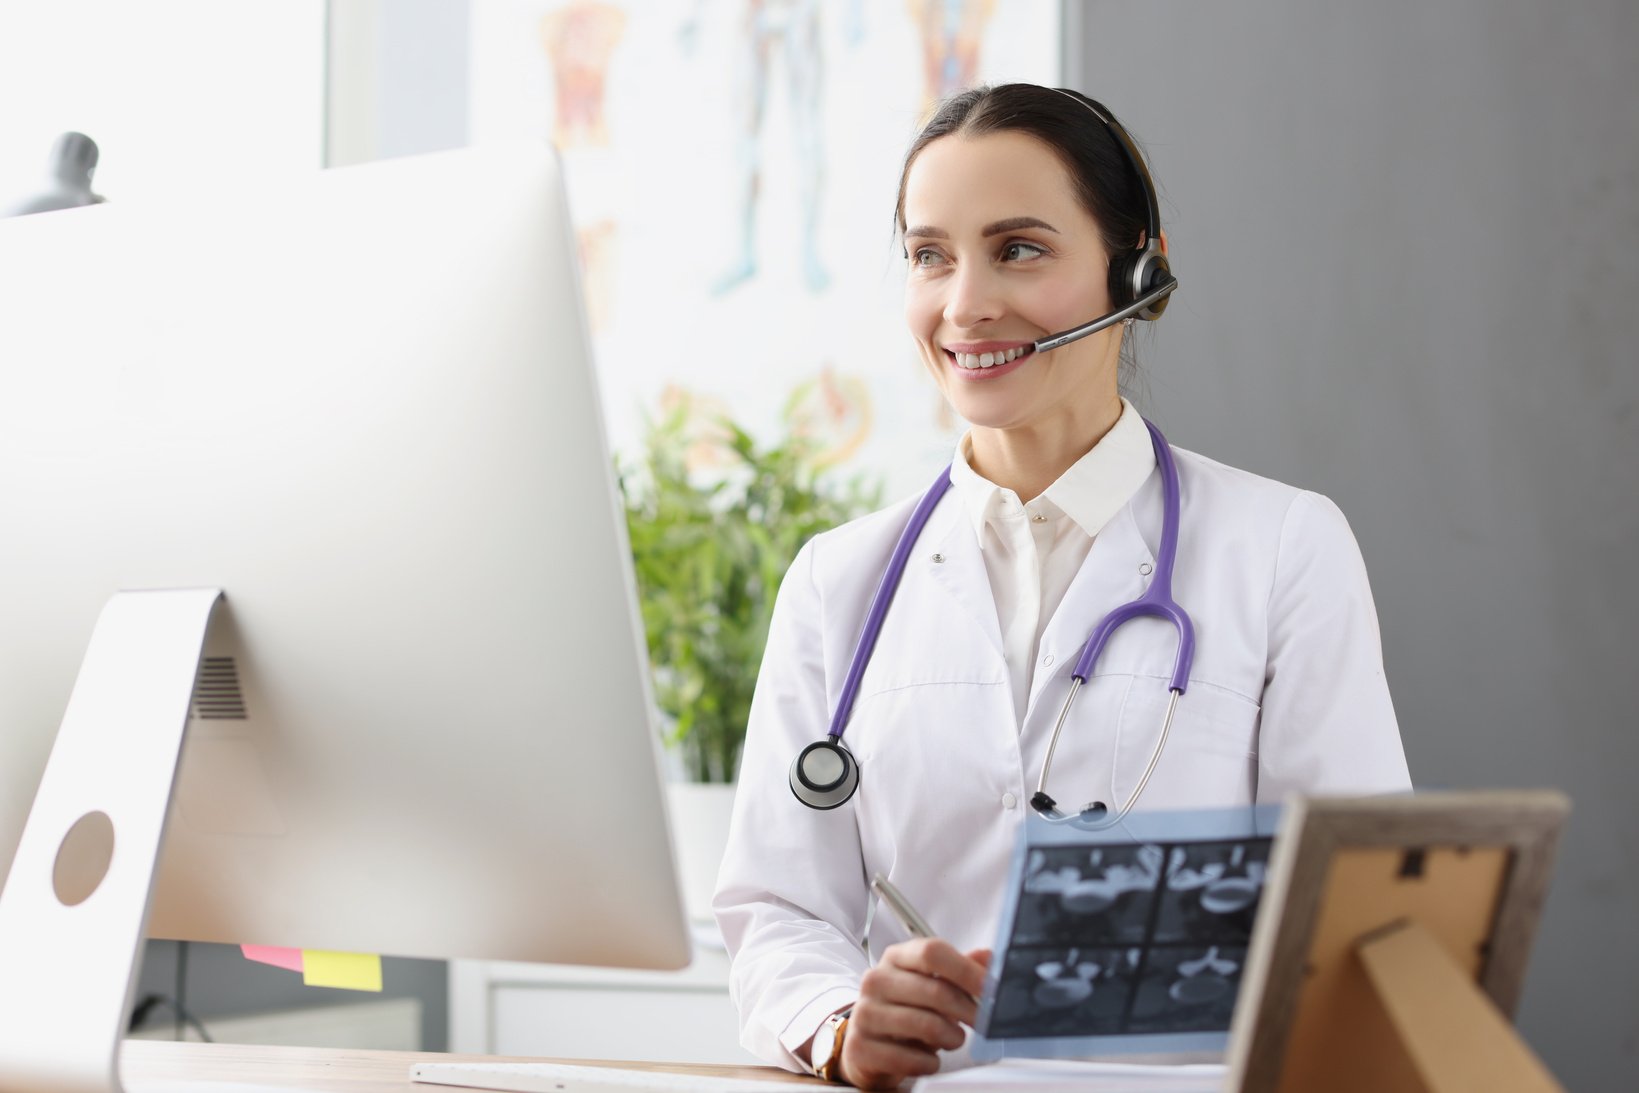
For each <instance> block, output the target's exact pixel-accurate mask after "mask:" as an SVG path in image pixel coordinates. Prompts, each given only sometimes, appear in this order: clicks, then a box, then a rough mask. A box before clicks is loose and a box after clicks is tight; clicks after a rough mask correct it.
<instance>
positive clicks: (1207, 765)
mask: <svg viewBox="0 0 1639 1093" xmlns="http://www.w3.org/2000/svg"><path fill="white" fill-rule="evenodd" d="M1171 698H1172V692H1171V691H1170V690H1168V689H1167V680H1166V679H1164V678H1162V677H1159V676H1136V677H1134V678H1133V681H1132V686H1131V687H1130V688H1129V689H1128V691H1127V700H1126V703H1125V704H1124V705H1123V707H1122V710H1121V719H1120V722H1119V725H1118V727H1117V730H1116V747H1115V756H1116V764H1115V785H1114V788H1115V796H1116V800H1117V801H1122V802H1124V801H1126V800H1127V798H1128V797H1129V796H1130V795H1131V794H1132V792H1133V789H1134V788H1135V787H1136V786H1137V785H1138V783H1139V781H1140V779H1142V778H1143V777H1144V771H1145V769H1146V768H1147V767H1148V766H1149V763H1150V759H1151V756H1153V755H1154V753H1155V746H1156V744H1157V743H1158V742H1159V741H1160V738H1161V727H1162V725H1163V723H1164V722H1165V721H1166V716H1167V704H1168V702H1170V701H1171ZM1259 712H1260V708H1259V706H1258V704H1257V703H1256V702H1253V701H1252V700H1250V699H1248V698H1246V697H1244V696H1242V695H1239V694H1236V693H1235V692H1233V691H1228V690H1225V689H1223V688H1219V687H1213V686H1211V685H1210V684H1204V683H1200V682H1195V681H1192V682H1191V684H1190V687H1189V689H1188V690H1187V691H1186V692H1185V693H1184V694H1183V695H1182V696H1181V697H1180V698H1179V699H1178V708H1177V710H1176V712H1175V713H1174V714H1173V719H1172V729H1171V731H1170V732H1169V733H1168V735H1167V742H1166V747H1165V749H1164V750H1163V751H1162V753H1161V758H1160V760H1159V761H1158V762H1157V763H1156V767H1155V773H1154V774H1153V775H1151V777H1150V781H1149V784H1148V785H1147V786H1145V788H1144V793H1143V795H1142V796H1141V797H1140V798H1139V799H1138V802H1137V804H1136V805H1135V807H1139V808H1210V807H1216V806H1222V805H1240V804H1249V803H1251V801H1252V800H1253V797H1254V795H1255V792H1256V789H1257V769H1258V715H1259Z"/></svg>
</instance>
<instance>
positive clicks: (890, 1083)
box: [842, 939, 990, 1089]
mask: <svg viewBox="0 0 1639 1093" xmlns="http://www.w3.org/2000/svg"><path fill="white" fill-rule="evenodd" d="M989 959H990V952H989V950H986V949H979V950H975V951H974V952H973V953H968V954H964V953H960V952H957V951H956V950H955V949H954V948H952V947H951V946H950V945H949V944H948V943H947V942H944V941H939V940H935V939H924V940H917V941H907V942H904V943H902V944H899V945H893V946H890V947H889V948H888V949H887V951H886V952H884V953H883V954H882V960H881V962H880V963H879V964H877V966H876V967H874V968H872V969H871V970H870V971H868V972H866V973H865V976H864V977H863V978H862V979H861V981H860V988H859V1001H858V1002H856V1003H855V1004H854V1010H853V1015H852V1016H851V1017H850V1018H849V1024H848V1036H847V1039H845V1040H844V1041H843V1046H842V1072H843V1077H845V1078H846V1079H847V1080H848V1081H850V1082H852V1083H854V1084H855V1085H857V1086H859V1087H860V1088H861V1089H892V1088H894V1087H896V1086H897V1085H898V1084H899V1083H900V1082H901V1081H902V1080H904V1079H905V1078H908V1077H913V1076H917V1075H922V1074H932V1073H934V1072H936V1071H937V1070H938V1069H939V1055H938V1052H939V1051H941V1050H945V1051H953V1050H955V1049H956V1048H959V1047H961V1046H962V1043H963V1041H964V1040H966V1038H967V1035H966V1033H965V1032H964V1031H963V1029H962V1025H963V1024H968V1025H971V1024H972V1023H973V1022H974V1021H975V1020H976V1019H977V1017H978V1003H977V1002H976V1000H975V999H976V996H977V995H978V993H979V991H980V990H981V989H982V988H983V985H984V975H985V967H986V965H987V964H988V962H989Z"/></svg>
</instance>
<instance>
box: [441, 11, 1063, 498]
mask: <svg viewBox="0 0 1639 1093" xmlns="http://www.w3.org/2000/svg"><path fill="white" fill-rule="evenodd" d="M1059 40H1060V10H1059V3H1058V0H951V2H936V0H892V2H872V3H867V2H865V0H628V2H625V3H617V2H605V0H569V2H565V0H551V2H538V0H536V2H526V0H485V2H484V3H479V4H474V5H473V6H472V37H471V69H470V71H471V73H472V87H471V98H470V111H471V117H470V132H471V137H472V140H473V142H474V143H482V142H488V141H492V140H501V139H508V138H513V137H521V136H548V137H550V138H551V139H552V140H553V141H554V142H555V143H556V144H557V145H558V147H559V148H560V149H561V151H562V154H563V157H564V161H565V165H566V170H567V173H568V179H569V188H570V205H571V209H572V213H573V215H574V218H575V222H576V228H577V232H578V235H579V243H580V256H581V260H582V265H583V269H584V271H585V285H586V292H587V303H588V310H589V312H590V316H591V321H592V326H593V337H594V344H595V349H596V352H597V360H598V369H599V375H600V377H601V382H602V387H603V397H604V404H605V411H606V414H607V416H608V419H609V426H610V433H611V440H612V442H613V443H614V445H615V447H616V449H617V450H619V451H626V452H630V451H631V450H633V448H634V447H635V445H636V444H637V443H638V442H639V441H640V439H641V436H642V431H643V427H644V422H645V421H646V420H647V419H649V418H652V417H655V416H657V415H660V414H663V413H665V412H666V411H668V410H670V409H673V408H675V407H677V406H679V405H682V406H684V407H686V408H687V409H688V411H689V413H690V414H691V417H692V418H693V419H695V420H697V421H698V423H699V429H700V430H701V431H702V435H703V438H706V439H709V435H708V434H709V432H710V422H711V420H712V419H713V418H714V417H715V416H716V415H718V414H727V415H729V416H731V417H733V418H734V419H735V420H737V421H739V422H740V423H742V424H743V425H744V426H746V427H747V428H748V429H749V430H750V431H751V432H752V433H753V434H755V435H757V436H759V437H760V438H761V439H763V440H765V441H766V440H772V439H774V438H775V437H776V436H778V435H779V433H780V431H781V430H782V429H784V428H785V427H786V426H787V423H788V422H789V423H790V425H791V426H792V427H794V428H797V429H800V430H802V431H804V432H806V433H808V434H809V435H810V436H812V437H814V438H815V439H816V440H817V441H818V444H819V449H820V451H821V453H822V455H821V458H822V459H823V460H824V461H825V462H827V463H829V464H832V465H835V466H838V467H839V468H841V469H842V470H844V471H845V472H846V473H853V472H858V471H863V472H866V473H868V474H869V475H870V476H872V477H877V476H880V477H881V479H882V481H883V482H884V484H885V487H886V492H885V497H889V498H891V497H894V496H898V495H900V494H904V493H909V492H912V491H916V490H919V489H920V488H921V487H922V486H924V485H925V482H923V479H924V478H927V477H930V476H931V475H932V474H933V472H934V471H935V470H936V469H937V467H938V466H939V465H941V464H942V462H943V461H944V460H946V459H948V458H949V454H950V448H951V446H952V444H953V443H954V441H955V438H956V436H957V435H958V428H959V426H958V423H957V422H955V421H954V420H952V419H951V418H950V417H949V415H948V414H947V413H945V412H943V411H942V409H941V403H940V399H939V397H938V393H937V391H936V389H935V388H934V386H933V384H932V381H931V380H930V379H929V378H928V377H926V376H925V375H924V374H923V372H922V365H921V364H920V362H919V360H918V358H917V356H916V354H915V350H914V347H913V346H912V344H911V341H910V338H909V335H908V334H907V333H906V332H905V329H904V325H903V322H902V320H901V318H900V308H901V293H902V288H903V278H904V259H903V258H902V257H901V255H900V251H899V248H898V245H897V243H896V241H895V238H894V224H893V208H894V202H895V198H896V196H897V186H898V179H899V169H900V165H901V161H902V159H903V156H904V152H905V148H906V146H907V145H908V144H909V142H910V140H911V139H912V137H913V136H914V135H915V133H916V131H917V129H918V127H919V125H920V123H921V122H922V120H923V119H924V118H925V117H926V116H927V113H928V111H929V109H930V108H931V106H932V104H933V103H934V102H935V101H937V100H938V99H939V98H940V97H941V96H943V95H945V94H948V93H949V92H951V91H953V90H956V89H958V88H961V87H963V86H967V85H969V84H972V83H975V82H990V83H1001V82H1007V81H1010V80H1029V81H1034V82H1041V83H1057V82H1058V80H1059V68H1060V63H1059ZM697 450H698V451H699V452H701V453H702V455H701V459H702V460H703V461H708V462H709V459H710V455H709V453H710V451H711V450H712V449H711V446H710V445H709V444H702V445H699V446H698V447H697Z"/></svg>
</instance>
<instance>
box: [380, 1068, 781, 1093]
mask: <svg viewBox="0 0 1639 1093" xmlns="http://www.w3.org/2000/svg"><path fill="white" fill-rule="evenodd" d="M410 1080H411V1081H413V1082H427V1083H429V1084H432V1085H457V1086H464V1087H466V1088H469V1089H504V1090H510V1091H513V1093H792V1090H793V1089H795V1088H797V1086H798V1085H800V1084H801V1083H796V1084H793V1083H792V1082H789V1081H784V1082H779V1081H758V1080H755V1079H751V1078H722V1077H716V1076H714V1075H705V1074H667V1073H663V1072H661V1071H655V1070H620V1069H618V1068H616V1067H603V1066H571V1065H569V1064H567V1063H416V1064H415V1065H414V1066H412V1067H410Z"/></svg>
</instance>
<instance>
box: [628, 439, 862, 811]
mask: <svg viewBox="0 0 1639 1093" xmlns="http://www.w3.org/2000/svg"><path fill="white" fill-rule="evenodd" d="M716 424H717V425H718V426H719V427H720V428H721V429H722V431H723V441H722V445H721V454H722V455H723V456H724V457H726V464H727V465H726V466H725V467H722V468H720V470H719V472H718V473H714V474H713V475H712V477H710V478H709V479H708V478H707V477H705V476H704V475H701V474H695V473H691V472H690V470H689V466H688V458H687V456H688V452H689V450H690V448H691V446H692V445H694V444H696V443H697V441H696V439H695V438H694V437H692V436H690V435H689V431H688V415H687V412H686V407H679V408H678V409H677V410H676V411H675V412H673V413H672V414H670V415H668V416H667V417H666V418H664V419H663V420H660V421H658V422H654V423H651V425H650V427H649V431H648V435H647V436H646V438H645V441H644V446H643V451H642V456H641V459H640V460H639V462H638V463H637V464H636V466H630V467H621V468H620V486H621V493H622V495H623V496H624V498H625V504H626V523H627V527H628V529H629V532H630V538H631V544H632V558H633V561H634V563H635V567H636V570H637V586H638V596H639V601H640V605H641V609H642V613H643V629H644V632H645V635H646V636H647V638H648V646H649V660H650V662H651V663H652V665H653V668H654V692H655V701H656V702H657V703H658V705H659V706H660V709H661V711H662V712H663V713H664V714H665V715H666V717H667V718H668V719H669V720H670V722H671V724H670V725H669V727H668V728H667V730H666V734H665V735H666V742H667V744H668V745H670V746H673V747H677V748H679V749H681V753H682V758H683V763H684V767H685V769H686V770H687V771H688V773H689V775H690V777H692V778H693V779H695V780H697V781H701V782H729V781H733V779H734V777H735V773H736V771H737V770H738V767H739V760H740V749H741V746H742V745H743V743H744V741H745V730H746V720H747V717H748V716H749V714H750V711H751V694H752V690H753V688H754V687H755V686H756V682H757V668H758V665H759V664H760V663H761V661H762V654H763V644H764V642H765V641H766V640H767V638H768V623H769V619H770V617H771V616H772V614H773V611H774V594H775V592H776V591H778V589H779V585H780V579H781V578H782V577H783V576H784V575H785V571H786V569H787V567H789V566H790V564H791V562H792V559H794V558H795V557H796V556H797V551H798V550H799V549H801V547H802V545H803V544H804V543H806V542H807V541H808V540H809V539H810V538H812V537H813V536H814V535H816V534H818V533H819V532H821V531H824V530H826V529H827V528H831V527H834V526H836V525H838V524H841V523H843V522H845V521H847V520H849V519H851V518H853V517H854V516H856V515H859V514H860V513H861V512H865V511H869V510H870V509H871V508H874V507H875V506H876V502H877V495H878V491H877V490H876V489H875V488H872V489H866V488H865V487H864V486H863V485H862V484H861V482H860V480H859V479H858V478H853V479H850V480H848V481H846V482H842V483H832V482H830V481H828V480H825V472H824V471H823V470H820V469H818V468H816V467H815V466H814V462H813V456H814V454H815V453H814V450H813V447H812V445H811V444H810V443H809V442H808V441H806V440H805V439H804V438H803V437H801V436H799V435H794V434H792V433H790V431H789V430H788V432H787V435H786V436H785V437H784V438H783V439H781V440H780V441H779V442H778V443H776V444H774V445H773V446H772V447H759V446H758V444H757V442H756V441H755V439H753V438H752V437H751V435H750V434H748V433H747V432H746V431H745V430H744V429H742V428H740V427H739V426H738V425H736V424H734V423H733V422H732V421H728V420H726V419H725V420H720V421H719V422H717V423H716Z"/></svg>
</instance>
